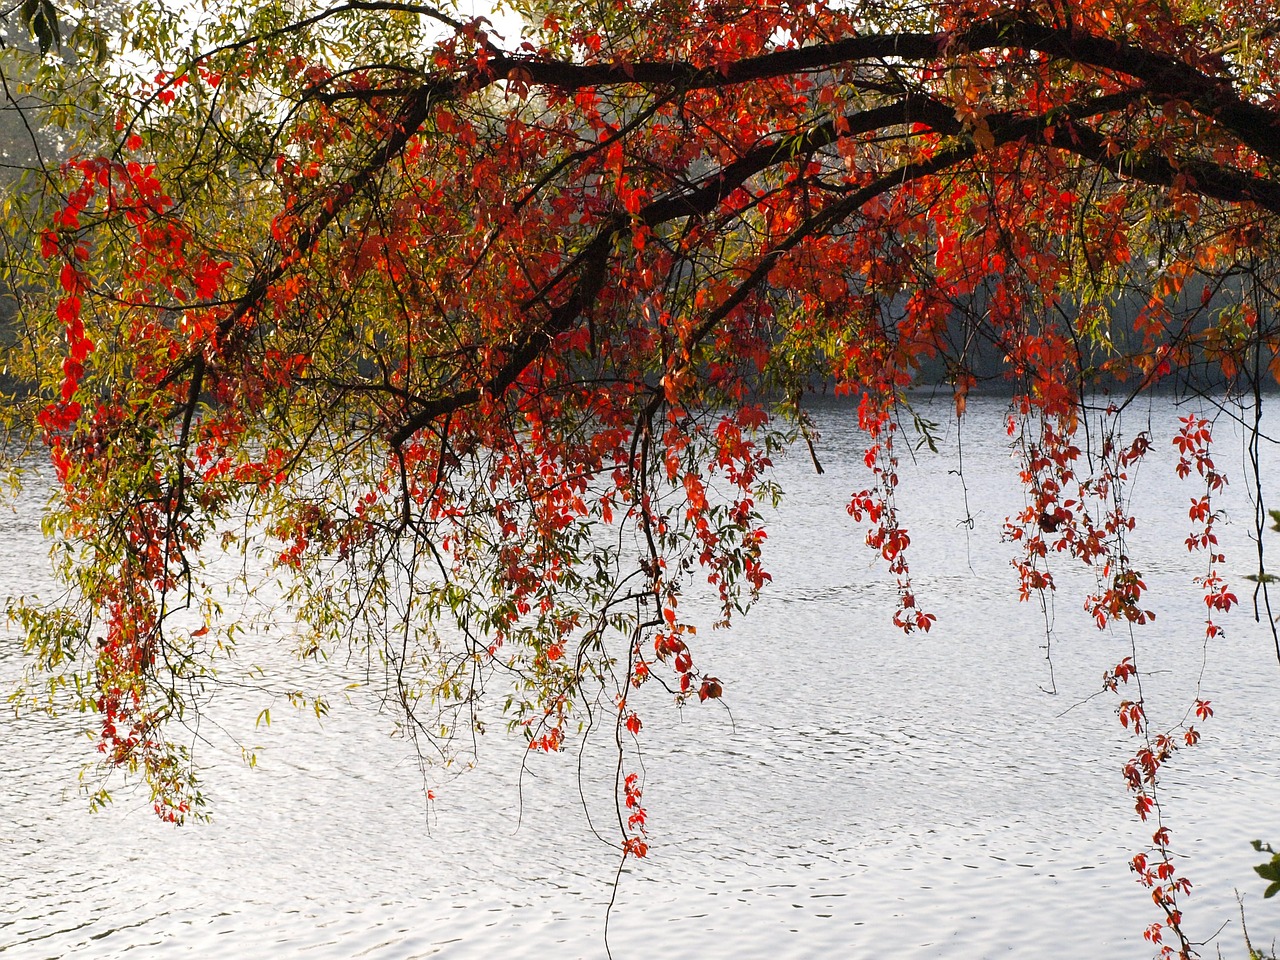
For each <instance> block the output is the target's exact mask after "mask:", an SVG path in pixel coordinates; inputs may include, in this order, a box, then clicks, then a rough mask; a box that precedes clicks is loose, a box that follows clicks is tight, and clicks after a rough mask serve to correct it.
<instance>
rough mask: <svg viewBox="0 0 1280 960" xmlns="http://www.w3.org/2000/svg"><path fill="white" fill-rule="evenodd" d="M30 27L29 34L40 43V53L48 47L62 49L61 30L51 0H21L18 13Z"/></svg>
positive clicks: (45, 51) (55, 9)
mask: <svg viewBox="0 0 1280 960" xmlns="http://www.w3.org/2000/svg"><path fill="white" fill-rule="evenodd" d="M18 15H19V16H20V17H21V18H22V20H23V22H24V23H26V24H27V26H29V27H30V28H31V35H32V36H33V37H34V38H35V39H36V41H37V42H38V43H39V44H40V53H41V54H46V53H48V52H49V51H50V49H52V48H54V47H57V48H58V49H62V31H61V29H60V28H59V26H58V11H57V8H56V7H54V5H53V3H52V2H51V0H23V3H22V8H21V10H20V11H19V14H18Z"/></svg>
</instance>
